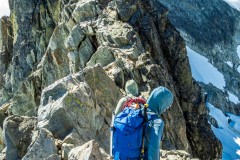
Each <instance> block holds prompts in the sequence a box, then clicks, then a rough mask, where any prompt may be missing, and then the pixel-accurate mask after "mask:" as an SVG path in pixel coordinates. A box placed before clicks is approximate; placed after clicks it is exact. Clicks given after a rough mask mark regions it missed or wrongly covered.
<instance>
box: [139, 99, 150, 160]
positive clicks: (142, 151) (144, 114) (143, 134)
mask: <svg viewBox="0 0 240 160" xmlns="http://www.w3.org/2000/svg"><path fill="white" fill-rule="evenodd" d="M147 108H148V104H144V108H143V116H144V124H143V133H142V147H141V157H140V159H141V160H143V159H144V154H145V153H144V147H145V141H144V137H145V133H146V125H147V122H148V116H147Z"/></svg>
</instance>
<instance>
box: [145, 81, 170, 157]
mask: <svg viewBox="0 0 240 160" xmlns="http://www.w3.org/2000/svg"><path fill="white" fill-rule="evenodd" d="M172 103H173V94H172V93H171V91H169V90H168V89H167V88H165V87H162V86H161V87H158V88H155V89H154V90H153V91H152V93H151V95H150V96H149V98H148V100H147V104H148V106H149V107H148V111H147V115H148V123H147V126H146V130H145V145H144V146H145V149H144V150H145V158H144V159H145V160H146V159H147V160H159V158H160V142H161V137H162V134H163V128H164V122H163V120H162V119H161V118H160V115H161V114H162V113H163V112H165V111H166V110H167V109H168V108H169V107H170V106H171V105H172Z"/></svg>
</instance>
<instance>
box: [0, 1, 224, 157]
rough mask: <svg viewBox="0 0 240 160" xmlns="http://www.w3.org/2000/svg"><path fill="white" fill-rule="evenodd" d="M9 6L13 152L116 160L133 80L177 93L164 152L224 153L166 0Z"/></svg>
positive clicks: (4, 51)
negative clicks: (116, 116)
mask: <svg viewBox="0 0 240 160" xmlns="http://www.w3.org/2000/svg"><path fill="white" fill-rule="evenodd" d="M9 4H10V8H11V17H10V19H9V18H7V17H3V18H2V19H1V23H0V30H1V32H0V33H1V34H0V49H1V52H0V53H1V55H0V62H1V64H3V65H1V67H2V68H1V70H0V72H1V75H3V76H1V79H0V86H1V87H0V93H1V96H0V106H1V107H0V114H1V115H3V116H1V126H2V127H1V129H0V132H3V137H2V138H1V137H0V138H1V140H0V146H2V148H4V149H3V151H2V155H3V157H4V156H6V158H7V159H9V158H10V159H81V158H83V157H85V156H86V157H88V159H106V157H107V153H106V151H108V150H109V144H108V140H107V139H106V137H109V125H110V121H111V112H112V111H113V110H114V108H115V106H116V103H117V101H118V99H119V98H121V96H122V95H123V94H124V91H123V88H124V86H125V83H126V81H127V80H129V79H134V80H135V81H136V82H137V83H138V85H139V86H140V92H141V94H142V95H144V96H145V97H146V98H147V97H148V95H149V93H150V92H151V90H153V89H154V88H155V87H157V86H159V85H163V86H166V87H168V88H169V89H170V90H171V91H172V92H173V93H174V95H175V100H174V104H173V106H172V107H171V108H170V109H169V111H167V112H166V113H165V114H164V115H163V119H164V121H165V123H166V127H165V132H164V139H163V143H162V148H163V149H165V150H179V149H180V150H185V151H187V152H189V153H191V154H192V155H193V157H198V158H201V159H213V158H219V157H220V152H221V147H220V143H219V142H218V141H217V140H216V138H215V137H214V135H213V133H212V131H211V129H210V126H209V124H208V122H207V111H206V109H205V106H204V103H203V101H204V98H203V96H202V91H201V88H200V87H199V86H198V84H196V82H195V81H194V80H193V79H192V75H191V71H190V67H189V62H188V58H187V55H186V48H185V43H184V40H183V39H182V38H181V36H180V34H179V32H178V31H177V30H176V29H175V28H174V26H173V25H172V24H171V23H170V22H169V20H168V18H167V13H168V11H167V8H165V7H164V6H163V5H162V4H161V3H160V2H159V1H156V0H150V1H145V0H140V1H136V0H131V1H125V0H123V1H122V0H114V1H102V0H99V1H97V0H86V1H83V0H54V1H48V0H40V1H39V0H34V1H31V2H30V3H29V2H28V1H26V0H22V1H18V0H10V1H9ZM2 117H3V118H2ZM5 117H7V118H5ZM3 121H4V122H3ZM17 127H18V128H19V131H18V132H15V129H14V128H17ZM12 128H13V129H12ZM2 130H3V131H2ZM24 135H28V136H27V137H24ZM19 137H22V138H20V139H19ZM29 137H31V138H29ZM93 139H94V141H92V140H93ZM19 146H21V149H19ZM22 146H24V147H22ZM13 153H14V154H13ZM90 153H93V154H90ZM177 154H178V153H177ZM165 155H166V154H165ZM178 155H181V154H178ZM183 155H185V154H183ZM163 156H164V155H163ZM0 157H1V156H0ZM91 157H92V158H91ZM186 157H189V158H191V156H186ZM185 159H186V158H185Z"/></svg>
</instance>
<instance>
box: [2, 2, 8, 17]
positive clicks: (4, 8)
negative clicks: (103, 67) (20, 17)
mask: <svg viewBox="0 0 240 160" xmlns="http://www.w3.org/2000/svg"><path fill="white" fill-rule="evenodd" d="M9 15H10V9H9V5H8V0H1V5H0V18H1V17H2V16H9Z"/></svg>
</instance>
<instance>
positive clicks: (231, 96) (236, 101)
mask: <svg viewBox="0 0 240 160" xmlns="http://www.w3.org/2000/svg"><path fill="white" fill-rule="evenodd" d="M228 95H229V100H230V101H231V102H233V103H235V104H238V103H240V101H239V99H238V97H237V96H235V95H234V94H232V93H230V92H228Z"/></svg>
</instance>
